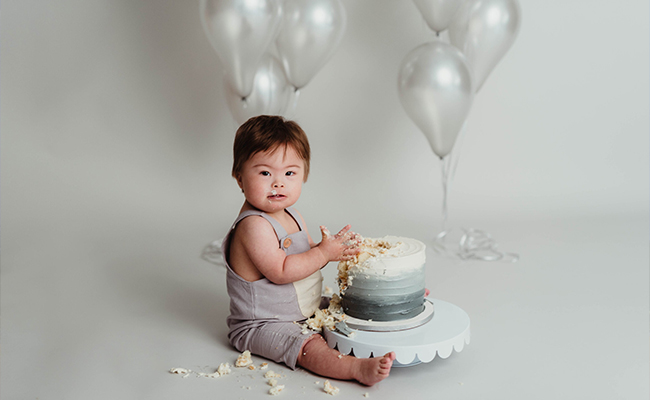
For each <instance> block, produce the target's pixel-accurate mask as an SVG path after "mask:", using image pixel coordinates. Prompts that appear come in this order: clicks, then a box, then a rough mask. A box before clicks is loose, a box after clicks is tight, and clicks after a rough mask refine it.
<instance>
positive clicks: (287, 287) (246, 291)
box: [222, 208, 329, 369]
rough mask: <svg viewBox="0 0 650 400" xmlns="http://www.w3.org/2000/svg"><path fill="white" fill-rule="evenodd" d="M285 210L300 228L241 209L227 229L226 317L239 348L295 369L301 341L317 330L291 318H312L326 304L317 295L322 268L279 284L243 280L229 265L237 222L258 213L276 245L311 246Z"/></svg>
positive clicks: (297, 249) (289, 248)
mask: <svg viewBox="0 0 650 400" xmlns="http://www.w3.org/2000/svg"><path fill="white" fill-rule="evenodd" d="M285 212H287V213H289V215H291V217H293V219H294V220H295V221H296V224H298V227H299V228H300V230H299V231H298V232H295V233H292V234H290V235H287V232H286V230H285V229H284V228H283V227H282V225H280V223H279V222H278V221H276V220H275V219H273V217H271V216H269V215H267V214H265V213H264V212H262V211H256V210H249V211H244V212H242V213H241V214H240V215H239V216H238V217H237V219H236V220H235V222H234V223H233V225H232V227H231V228H230V231H228V234H227V235H226V237H225V239H224V241H223V244H222V251H223V255H224V259H225V261H226V268H227V275H226V284H227V288H228V295H229V296H230V316H228V319H227V323H228V328H229V329H230V331H229V332H228V339H229V340H230V344H232V345H233V346H234V347H235V348H236V349H237V350H239V351H244V350H250V352H251V353H253V354H256V355H259V356H262V357H265V358H268V359H271V360H273V361H276V362H283V363H285V364H286V365H287V366H289V367H290V368H291V369H295V368H296V362H297V361H298V355H299V354H300V349H301V348H302V345H303V343H304V342H305V340H306V339H307V338H309V337H310V336H311V335H312V334H314V333H315V332H312V331H310V332H309V334H303V333H302V328H301V327H300V326H299V325H297V324H295V323H294V321H298V322H300V321H304V320H305V319H306V318H309V317H311V316H312V315H313V314H314V312H315V311H316V310H317V309H319V308H320V307H321V305H322V306H323V307H327V305H326V303H327V300H329V299H321V290H322V282H323V277H322V275H321V272H320V270H318V271H316V272H314V273H313V274H312V275H310V276H308V277H307V278H305V279H302V280H300V281H298V282H294V283H286V284H282V285H278V284H275V283H273V282H271V281H269V280H268V279H266V278H262V279H259V280H257V281H254V282H249V281H246V280H244V279H243V278H242V277H240V276H239V275H237V274H236V273H235V272H234V271H233V270H232V268H231V267H230V265H229V262H228V258H229V257H228V254H229V253H228V251H229V246H230V239H231V235H232V232H233V230H234V229H235V227H236V226H237V223H239V221H241V220H242V219H244V218H247V217H250V216H260V217H262V218H264V219H266V220H267V221H268V222H269V223H270V224H271V225H272V226H273V229H274V230H275V234H276V235H277V237H278V246H279V247H280V248H282V249H283V250H284V252H285V253H286V254H287V255H291V254H299V253H303V252H305V251H307V250H309V249H310V248H311V247H310V245H309V238H308V236H307V232H306V231H305V230H304V229H303V226H302V222H301V218H300V216H299V215H298V214H297V213H296V212H295V210H293V209H292V208H287V209H286V210H285ZM321 302H322V304H321Z"/></svg>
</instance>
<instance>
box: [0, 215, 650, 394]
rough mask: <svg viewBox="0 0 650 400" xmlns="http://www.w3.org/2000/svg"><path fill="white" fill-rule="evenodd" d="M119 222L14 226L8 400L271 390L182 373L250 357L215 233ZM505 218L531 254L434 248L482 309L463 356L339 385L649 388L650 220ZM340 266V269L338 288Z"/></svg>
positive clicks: (510, 390) (439, 269)
mask: <svg viewBox="0 0 650 400" xmlns="http://www.w3.org/2000/svg"><path fill="white" fill-rule="evenodd" d="M105 222H106V226H107V229H103V230H91V227H90V226H88V227H87V229H85V230H84V229H82V227H83V226H84V225H83V224H79V225H78V227H79V229H76V230H75V229H72V228H68V229H67V230H66V231H65V232H63V233H61V234H60V235H51V232H43V235H42V236H43V237H39V236H38V235H36V236H31V237H28V236H27V231H26V232H24V233H21V232H20V230H18V229H13V231H12V235H11V236H6V237H5V238H4V241H3V254H2V281H1V284H2V291H1V294H2V359H1V362H2V375H1V385H0V386H1V393H0V394H1V396H2V399H118V398H123V399H129V398H131V399H179V398H191V399H204V398H205V399H209V398H210V399H214V398H231V399H252V398H265V397H266V396H268V389H269V387H268V386H267V385H266V380H265V379H264V378H263V377H262V374H263V372H262V371H249V370H242V369H234V370H233V373H232V374H231V375H227V376H223V377H220V378H217V379H207V378H198V377H195V376H190V377H188V378H185V379H184V378H182V377H180V376H178V375H173V374H170V373H169V372H168V370H169V369H171V368H174V367H184V368H188V369H192V370H195V371H203V372H214V369H215V368H216V367H217V366H218V365H219V364H220V363H223V362H229V363H231V364H232V363H233V362H234V361H235V359H236V357H237V354H238V353H237V352H236V351H235V350H234V349H232V348H231V347H230V346H229V344H228V342H227V339H226V332H227V331H226V325H225V318H226V316H227V315H228V296H227V294H226V292H225V281H224V277H225V275H224V270H223V268H222V267H218V266H215V265H212V264H210V263H208V262H206V261H204V260H203V259H201V258H200V253H201V250H202V248H203V246H204V245H205V244H207V243H209V242H210V241H211V240H213V239H217V238H215V237H209V235H208V234H206V233H205V232H213V231H214V230H213V229H211V228H210V227H208V225H207V223H206V226H202V227H201V226H199V227H197V226H180V227H175V228H174V229H169V227H167V229H165V227H164V226H163V223H162V222H161V223H160V224H159V225H156V224H151V223H150V224H136V223H132V224H128V223H124V224H123V225H118V224H112V225H111V223H110V222H109V221H105ZM490 226H491V228H490V230H491V231H492V232H491V233H492V234H493V235H494V236H495V237H496V238H497V239H498V241H499V243H500V246H501V248H502V249H503V250H504V251H514V252H517V253H519V254H520V256H521V260H520V261H519V262H518V263H516V264H506V263H485V262H459V261H453V260H449V259H444V258H440V257H438V256H436V255H435V254H434V253H433V252H431V251H429V252H428V254H427V257H428V260H427V268H428V270H427V274H428V275H427V284H428V287H429V288H430V289H431V291H432V297H434V298H439V299H443V300H445V301H448V302H451V303H454V304H456V305H458V306H460V307H461V308H463V309H464V310H465V311H466V312H467V313H468V314H469V316H470V319H471V332H472V335H471V343H470V344H469V345H468V346H466V347H465V348H464V349H463V351H462V352H460V353H453V354H452V355H451V356H450V357H449V358H447V359H441V358H435V359H434V360H433V361H432V362H430V363H426V364H421V365H418V366H414V367H408V368H399V369H398V368H394V369H393V371H392V373H391V376H390V377H389V378H388V379H387V380H385V381H383V382H381V383H379V384H377V385H375V386H374V387H371V388H368V387H363V386H361V385H359V384H356V383H353V382H341V381H335V382H333V383H334V384H335V385H336V386H338V387H339V388H340V390H341V394H342V395H345V398H355V397H356V398H362V395H363V394H364V393H366V392H367V393H368V394H369V397H370V398H392V399H394V398H409V397H411V398H415V397H416V396H421V395H426V396H427V397H426V398H434V399H513V400H514V399H517V400H518V399H580V398H584V399H647V398H648V396H649V387H648V376H649V367H648V361H649V349H648V344H649V327H648V305H649V297H648V282H649V277H648V265H649V262H648V256H649V255H648V247H649V246H648V244H649V240H648V239H649V238H648V218H647V216H645V215H644V216H639V217H635V218H623V217H620V218H618V217H616V218H615V217H610V218H603V219H598V220H587V219H583V220H559V219H558V220H546V221H544V222H520V223H517V224H506V225H503V224H496V223H494V224H491V225H490ZM3 228H5V227H3ZM14 228H15V227H14ZM50 229H56V228H50ZM45 238H48V239H47V240H45ZM334 270H335V268H334V266H333V265H330V266H329V267H328V268H326V283H327V284H329V285H332V286H333V276H334ZM255 361H256V363H258V364H259V363H261V362H262V361H263V360H262V359H260V358H255ZM270 369H272V370H274V371H276V372H280V373H282V374H283V375H284V376H283V378H280V379H279V381H280V384H284V385H285V390H284V391H283V392H282V393H281V394H280V396H282V397H284V398H304V397H305V395H307V396H316V397H318V396H325V393H324V392H323V391H322V383H323V381H324V379H323V378H321V377H318V376H314V375H312V374H311V373H309V372H306V371H304V370H298V371H290V370H289V369H287V368H285V367H283V366H279V365H276V364H273V365H272V366H271V368H270Z"/></svg>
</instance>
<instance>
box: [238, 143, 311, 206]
mask: <svg viewBox="0 0 650 400" xmlns="http://www.w3.org/2000/svg"><path fill="white" fill-rule="evenodd" d="M285 150H286V151H285ZM304 173H305V163H304V161H303V159H302V158H300V157H299V156H298V153H296V151H295V150H294V149H293V148H292V147H279V148H277V149H275V151H274V152H271V151H265V152H259V153H256V154H255V155H253V157H251V158H250V159H249V160H248V161H246V162H245V163H244V165H243V168H242V173H241V175H240V176H239V177H238V178H237V183H238V184H239V187H240V188H241V189H242V190H243V191H244V196H245V197H246V200H247V201H248V203H250V204H251V205H252V206H253V207H255V208H257V209H259V210H262V211H264V212H266V213H274V212H278V211H282V210H284V209H285V208H287V207H290V206H292V205H293V204H295V203H296V201H298V198H299V197H300V193H301V191H302V182H303V180H304Z"/></svg>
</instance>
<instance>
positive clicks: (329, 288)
mask: <svg viewBox="0 0 650 400" xmlns="http://www.w3.org/2000/svg"><path fill="white" fill-rule="evenodd" d="M332 293H334V290H332V288H331V287H329V286H325V290H324V291H323V294H324V295H326V296H329V295H331V294H332Z"/></svg>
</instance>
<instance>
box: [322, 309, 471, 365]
mask: <svg viewBox="0 0 650 400" xmlns="http://www.w3.org/2000/svg"><path fill="white" fill-rule="evenodd" d="M427 301H429V302H431V303H433V307H434V309H435V311H434V313H433V317H432V318H430V319H429V320H428V321H426V322H424V323H423V324H422V325H420V326H416V327H413V328H408V329H401V330H396V331H372V330H358V329H353V331H354V334H353V335H351V337H348V336H345V335H343V334H341V333H339V332H337V331H329V330H327V329H325V330H324V336H325V339H326V340H327V344H328V345H329V347H331V348H337V349H338V350H339V351H340V352H341V353H343V354H350V353H352V352H354V355H355V356H356V357H359V358H368V357H373V356H379V355H384V354H386V353H388V352H390V351H394V352H395V355H396V356H397V358H396V360H395V362H394V363H393V366H395V367H410V366H412V365H417V364H420V363H423V362H424V363H428V362H430V361H431V360H433V359H434V358H435V356H436V354H437V355H438V356H439V357H441V358H447V357H449V356H450V355H451V353H452V351H453V350H456V351H457V352H460V351H462V350H463V348H464V347H465V344H469V340H470V333H469V316H468V315H467V313H466V312H465V311H463V310H462V309H461V308H460V307H458V306H455V305H453V304H451V303H447V302H445V301H442V300H436V299H427ZM364 329H365V328H364Z"/></svg>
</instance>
